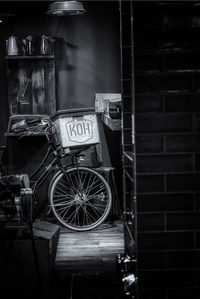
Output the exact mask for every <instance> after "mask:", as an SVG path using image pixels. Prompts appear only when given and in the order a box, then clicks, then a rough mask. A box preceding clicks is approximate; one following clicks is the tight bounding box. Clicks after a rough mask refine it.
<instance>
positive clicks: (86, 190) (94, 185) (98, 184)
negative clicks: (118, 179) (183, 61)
mask: <svg viewBox="0 0 200 299" xmlns="http://www.w3.org/2000/svg"><path fill="white" fill-rule="evenodd" d="M96 184H97V185H96ZM100 186H102V187H103V188H104V185H103V184H102V182H101V181H99V180H96V182H94V183H93V184H92V185H90V186H89V187H87V188H86V189H85V190H84V192H85V193H87V194H88V193H89V192H90V191H91V190H93V189H94V188H98V187H99V188H100Z"/></svg>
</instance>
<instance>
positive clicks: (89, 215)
mask: <svg viewBox="0 0 200 299" xmlns="http://www.w3.org/2000/svg"><path fill="white" fill-rule="evenodd" d="M85 212H86V215H87V217H88V218H89V219H92V221H90V222H94V221H96V219H95V218H94V217H93V216H92V215H91V213H90V212H89V211H88V210H87V209H86V206H85ZM93 220H94V221H93Z"/></svg>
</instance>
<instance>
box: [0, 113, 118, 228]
mask: <svg viewBox="0 0 200 299" xmlns="http://www.w3.org/2000/svg"><path fill="white" fill-rule="evenodd" d="M17 130H18V132H20V134H22V133H23V132H24V134H23V135H22V136H21V137H20V138H22V137H23V136H27V135H34V134H35V132H40V133H42V134H44V135H45V136H46V138H47V141H48V149H47V152H46V154H45V156H44V158H43V160H42V162H41V164H40V165H39V166H38V167H37V169H36V170H35V171H34V172H33V174H32V175H30V184H31V188H32V192H33V203H35V202H37V200H38V199H37V194H38V190H39V188H40V186H41V185H42V184H43V182H44V181H45V180H46V179H47V177H49V175H50V174H51V173H52V172H55V171H56V169H57V168H58V170H57V171H56V173H55V174H54V175H53V177H52V179H51V182H50V185H49V190H48V200H49V206H50V209H51V211H52V212H53V215H54V216H55V218H56V219H57V220H58V221H59V223H60V224H62V225H63V226H65V227H67V228H69V229H72V230H75V231H86V230H90V229H94V228H96V227H97V226H99V225H100V224H101V223H103V222H104V221H105V219H106V218H107V216H108V215H109V212H110V209H111V205H112V195H111V189H110V186H109V184H108V182H107V181H106V179H105V178H104V177H103V176H102V175H101V174H100V173H98V172H97V171H96V170H95V169H92V168H89V167H83V166H80V165H79V162H80V158H81V156H82V155H81V152H83V151H84V150H86V149H88V148H89V147H90V146H91V145H86V146H81V147H79V148H75V149H70V148H66V147H63V146H62V144H61V141H60V138H59V136H58V132H57V127H56V126H55V124H54V122H53V121H52V120H51V118H50V117H45V118H41V119H39V120H37V121H34V122H30V123H29V122H28V121H26V122H25V124H24V123H23V126H21V128H20V126H19V127H18V128H17ZM66 157H70V160H71V163H70V164H67V165H65V164H64V159H65V158H66ZM49 159H50V163H48V165H47V167H45V163H46V162H47V161H48V160H49ZM0 166H1V168H2V164H1V163H0ZM4 171H5V170H4ZM40 172H41V173H40ZM37 176H38V177H37ZM35 178H36V179H35Z"/></svg>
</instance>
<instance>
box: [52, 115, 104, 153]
mask: <svg viewBox="0 0 200 299" xmlns="http://www.w3.org/2000/svg"><path fill="white" fill-rule="evenodd" d="M52 119H53V122H54V124H55V126H56V129H57V132H58V136H59V138H60V142H61V146H62V147H64V148H74V147H80V146H83V145H84V146H85V145H94V144H98V143H99V130H98V122H97V116H96V114H95V113H94V112H93V111H91V109H73V110H61V111H58V112H57V113H56V114H55V115H54V116H53V118H52Z"/></svg>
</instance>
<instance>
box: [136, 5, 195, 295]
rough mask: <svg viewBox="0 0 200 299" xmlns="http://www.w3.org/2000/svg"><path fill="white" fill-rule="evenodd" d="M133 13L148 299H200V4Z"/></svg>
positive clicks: (143, 276)
mask: <svg viewBox="0 0 200 299" xmlns="http://www.w3.org/2000/svg"><path fill="white" fill-rule="evenodd" d="M133 9H134V11H133V13H134V52H135V108H136V151H137V205H138V253H139V263H138V264H139V290H140V298H141V299H147V298H148V299H151V298H154V299H155V298H159V299H164V298H165V299H172V298H176V299H178V298H182V299H183V298H189V299H192V298H200V214H199V209H200V2H198V1H195V2H189V1H188V2H187V1H186V2H185V1H180V2H179V1H177V2H173V1H172V2H171V1H166V2H160V1H156V2H153V1H148V2H143V1H142V2H139V1H136V2H134V6H133Z"/></svg>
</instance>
